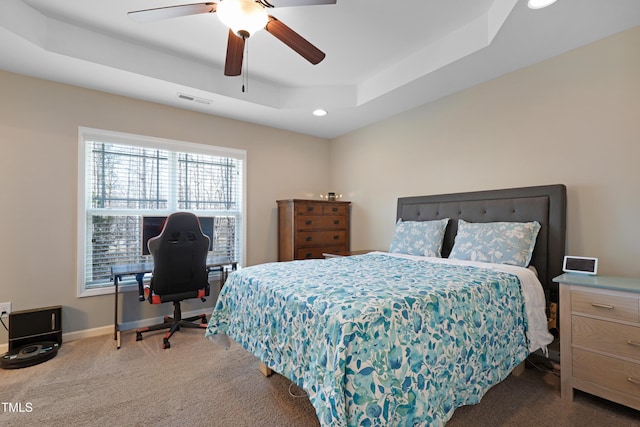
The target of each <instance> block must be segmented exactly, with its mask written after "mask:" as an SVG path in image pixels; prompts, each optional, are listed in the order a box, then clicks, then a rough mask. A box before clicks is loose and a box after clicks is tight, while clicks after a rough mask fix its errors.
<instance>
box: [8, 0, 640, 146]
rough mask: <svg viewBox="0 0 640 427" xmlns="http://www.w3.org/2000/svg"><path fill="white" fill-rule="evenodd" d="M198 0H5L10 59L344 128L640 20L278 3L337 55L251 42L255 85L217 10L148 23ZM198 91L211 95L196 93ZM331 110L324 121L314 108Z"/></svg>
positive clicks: (211, 108) (491, 3)
mask: <svg viewBox="0 0 640 427" xmlns="http://www.w3.org/2000/svg"><path fill="white" fill-rule="evenodd" d="M196 2H198V0H186V1H185V0H182V1H180V0H106V1H105V0H101V1H98V0H1V1H0V69H4V70H7V71H11V72H16V73H21V74H25V75H30V76H34V77H39V78H44V79H49V80H53V81H58V82H63V83H68V84H72V85H77V86H81V87H87V88H91V89H97V90H101V91H105V92H109V93H114V94H119V95H125V96H130V97H133V98H139V99H144V100H148V101H152V102H157V103H161V104H167V105H172V106H176V107H180V108H185V109H190V110H194V111H199V112H203V113H208V114H214V115H217V116H222V117H228V118H232V119H237V120H243V121H247V122H252V123H257V124H262V125H266V126H271V127H275V128H280V129H286V130H291V131H295V132H300V133H303V134H308V135H314V136H319V137H324V138H333V137H336V136H339V135H342V134H344V133H347V132H350V131H352V130H355V129H358V128H361V127H364V126H367V125H369V124H371V123H374V122H376V121H379V120H381V119H384V118H386V117H390V116H393V115H395V114H398V113H400V112H402V111H406V110H408V109H410V108H413V107H416V106H419V105H422V104H425V103H427V102H430V101H433V100H435V99H438V98H441V97H443V96H446V95H449V94H451V93H455V92H457V91H460V90H462V89H465V88H467V87H470V86H473V85H475V84H478V83H481V82H484V81H487V80H490V79H493V78H495V77H498V76H500V75H502V74H505V73H508V72H510V71H513V70H516V69H519V68H522V67H525V66H528V65H530V64H533V63H536V62H539V61H542V60H544V59H547V58H550V57H552V56H555V55H558V54H560V53H563V52H566V51H568V50H570V49H573V48H576V47H578V46H582V45H585V44H587V43H590V42H593V41H595V40H599V39H601V38H604V37H606V36H608V35H611V34H614V33H617V32H620V31H623V30H626V29H628V28H631V27H635V26H638V25H640V1H639V0H558V1H557V2H556V3H555V4H553V5H552V6H550V7H548V8H546V9H540V10H530V9H528V8H527V5H526V3H527V1H526V0H404V1H385V2H383V1H381V0H337V4H335V5H322V6H305V7H287V8H284V7H282V8H275V9H270V10H269V13H270V14H271V15H273V16H275V17H277V18H278V19H279V20H281V21H282V22H284V23H285V24H287V25H288V26H289V27H291V28H292V29H293V30H295V31H296V32H298V33H299V34H300V35H302V36H303V37H305V38H306V39H307V40H309V41H310V42H311V43H313V44H314V45H316V46H317V47H318V48H320V49H321V50H322V51H324V52H325V53H326V55H327V56H326V58H325V60H324V61H322V62H321V63H320V64H318V65H311V64H310V63H308V62H307V61H306V60H304V59H303V58H302V57H300V56H299V55H298V54H297V53H295V52H294V51H292V50H291V49H289V48H288V47H287V46H286V45H284V44H283V43H281V42H280V41H279V40H277V39H276V38H275V37H273V36H272V35H271V34H269V33H267V32H266V31H260V32H258V33H256V34H255V35H253V36H252V37H251V38H250V39H249V41H248V48H249V52H248V58H247V57H245V61H247V60H248V84H247V91H245V92H242V90H241V88H242V84H243V78H242V77H225V76H224V75H223V67H224V60H225V51H226V44H227V29H226V27H224V26H223V24H222V23H221V22H220V21H219V20H218V19H217V17H216V15H215V14H203V15H194V16H186V17H180V18H172V19H167V20H161V21H154V22H148V23H138V22H135V21H133V20H132V19H131V18H130V17H128V16H127V12H129V11H133V10H140V9H149V8H156V7H163V6H172V5H179V4H188V3H196ZM178 94H186V95H189V96H192V97H196V98H199V99H200V100H201V101H204V100H207V101H208V102H209V103H208V104H206V103H203V102H194V101H187V100H184V99H181V98H179V97H178ZM318 107H322V108H325V109H327V110H328V112H329V114H328V115H326V116H325V117H321V118H318V117H315V116H313V115H312V114H311V112H312V110H314V109H316V108H318Z"/></svg>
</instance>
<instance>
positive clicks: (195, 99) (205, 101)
mask: <svg viewBox="0 0 640 427" xmlns="http://www.w3.org/2000/svg"><path fill="white" fill-rule="evenodd" d="M178 98H180V99H184V100H187V101H193V102H199V103H200V104H207V105H209V104H211V100H210V99H206V98H200V97H197V96H193V95H187V94H185V93H180V92H178Z"/></svg>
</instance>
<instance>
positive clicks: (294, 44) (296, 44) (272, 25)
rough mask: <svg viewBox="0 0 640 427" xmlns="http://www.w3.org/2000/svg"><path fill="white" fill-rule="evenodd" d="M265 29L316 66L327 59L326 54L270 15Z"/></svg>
mask: <svg viewBox="0 0 640 427" xmlns="http://www.w3.org/2000/svg"><path fill="white" fill-rule="evenodd" d="M264 29H265V30H267V31H268V32H269V33H271V34H273V35H274V36H275V37H276V38H277V39H278V40H280V41H281V42H282V43H284V44H286V45H287V46H289V47H290V48H291V49H293V50H295V51H296V52H298V54H300V55H301V56H302V57H303V58H304V59H306V60H307V61H309V62H311V63H312V64H314V65H315V64H318V63H319V62H320V61H322V60H323V59H324V57H325V54H324V52H322V51H321V50H320V49H318V48H317V47H315V46H314V45H312V44H311V43H309V42H308V41H307V40H306V39H304V37H302V36H301V35H300V34H298V33H296V32H295V31H293V30H292V29H291V28H289V27H287V26H286V25H285V24H283V23H282V22H281V21H279V20H278V19H277V18H275V17H273V16H271V15H269V22H267V25H266V26H265V27H264Z"/></svg>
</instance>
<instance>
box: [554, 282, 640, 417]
mask: <svg viewBox="0 0 640 427" xmlns="http://www.w3.org/2000/svg"><path fill="white" fill-rule="evenodd" d="M553 281H554V282H557V283H559V284H560V375H561V395H562V398H563V399H568V400H573V390H574V389H578V390H582V391H585V392H587V393H591V394H594V395H597V396H600V397H603V398H605V399H608V400H611V401H614V402H617V403H620V404H623V405H626V406H629V407H631V408H634V409H638V410H640V279H628V278H622V277H611V276H589V275H582V274H562V275H560V276H558V277H556V278H555V279H553Z"/></svg>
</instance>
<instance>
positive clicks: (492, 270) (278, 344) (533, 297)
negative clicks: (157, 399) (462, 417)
mask: <svg viewBox="0 0 640 427" xmlns="http://www.w3.org/2000/svg"><path fill="white" fill-rule="evenodd" d="M565 215H566V188H565V187H564V186H563V185H550V186H537V187H525V188H515V189H506V190H491V191H483V192H471V193H458V194H445V195H435V196H420V197H403V198H399V199H398V206H397V218H396V221H397V222H396V230H395V234H394V238H393V241H392V242H391V245H390V248H389V249H390V251H389V253H384V252H373V253H369V254H365V255H359V256H351V257H337V258H330V259H327V260H306V261H291V262H286V263H268V264H262V265H257V266H252V267H247V268H244V269H242V270H239V271H237V272H234V273H232V274H231V275H230V276H229V277H228V279H227V282H226V284H225V286H224V288H223V290H222V292H221V294H220V296H219V298H218V302H217V303H216V306H215V308H214V310H213V313H212V316H211V319H210V321H209V324H208V327H207V332H206V336H207V337H208V338H210V339H212V340H214V341H217V342H219V343H222V344H223V345H226V346H228V345H229V343H230V339H232V340H235V341H237V342H238V343H240V344H241V345H242V346H243V347H244V348H245V349H247V350H248V351H249V352H250V353H252V354H254V355H255V356H256V357H257V358H258V359H259V360H260V361H261V362H262V363H263V364H264V365H265V366H268V367H269V368H270V369H273V370H274V371H276V372H278V373H280V374H282V375H284V376H285V377H287V378H289V379H290V380H291V381H292V382H293V383H295V384H297V385H298V386H300V387H302V388H303V389H304V390H305V391H306V392H307V393H308V395H309V399H310V401H311V403H312V404H313V406H314V408H315V409H316V413H317V415H318V419H319V421H320V423H321V424H322V425H326V426H329V425H331V426H343V425H344V426H347V425H353V426H356V425H358V426H373V425H444V424H445V423H446V422H447V420H449V419H450V418H451V416H452V415H453V412H454V411H455V409H456V408H458V407H460V406H462V405H469V404H475V403H477V402H479V401H480V399H481V397H482V396H483V395H484V393H486V391H487V390H488V389H489V388H491V387H492V386H493V385H495V384H497V383H499V382H500V381H502V380H504V379H505V378H506V377H507V376H508V375H509V373H510V372H511V371H512V370H513V369H514V368H515V367H516V366H518V365H520V364H521V363H522V362H523V361H524V360H525V358H526V357H527V356H528V355H529V354H530V353H531V352H533V351H535V350H537V349H539V348H542V349H544V348H545V346H546V345H547V344H548V343H550V341H551V340H552V336H551V335H550V334H549V333H548V331H547V330H546V316H545V306H546V301H557V288H554V284H553V282H552V280H551V279H552V278H553V277H554V276H555V275H558V274H560V272H561V270H562V258H563V256H564V241H565ZM496 224H500V227H501V228H498V229H495V228H492V232H493V233H494V234H495V233H496V232H497V231H499V232H500V233H502V234H504V235H513V236H515V237H517V239H515V240H516V241H517V242H523V241H527V242H528V243H527V244H528V245H529V246H530V247H529V250H528V254H527V256H526V259H520V258H518V257H516V258H514V259H516V261H517V262H515V264H522V265H512V263H511V261H510V260H509V262H507V263H505V262H495V261H496V260H495V259H490V260H489V261H490V262H487V259H485V258H483V257H484V256H485V255H486V254H485V253H482V254H480V256H478V255H477V253H478V252H482V251H479V250H478V247H480V246H481V245H476V246H475V247H474V246H473V245H471V246H469V241H467V240H470V241H471V242H472V243H473V239H474V238H478V236H480V235H482V236H485V237H486V230H487V227H495V225H496ZM536 224H537V225H536ZM524 226H526V227H529V228H531V227H533V228H534V229H535V233H534V235H533V240H531V238H530V237H528V238H521V236H520V234H519V233H520V232H521V231H522V227H524ZM421 227H422V228H421ZM502 227H507V228H506V229H504V228H502ZM425 229H426V230H428V232H429V233H433V234H426V235H427V236H428V237H427V238H424V236H425V234H424V230H425ZM476 229H481V230H482V233H480V234H477V233H476V234H475V235H474V234H473V233H470V230H471V231H474V230H476ZM514 229H515V230H517V232H515V234H514V231H513V230H514ZM407 230H409V232H408V233H407ZM416 230H420V239H425V240H427V241H431V240H433V242H431V243H433V244H432V245H431V246H429V245H426V246H424V245H423V246H424V247H423V246H420V245H422V243H420V244H416V241H415V238H414V237H415V231H416ZM434 230H435V231H434ZM496 230H497V231H496ZM501 230H509V231H508V232H503V231H501ZM403 233H404V234H403ZM483 233H485V234H483ZM502 234H501V235H502ZM456 235H457V236H458V239H457V242H456ZM406 236H414V237H411V238H410V244H407V242H408V241H407V240H406V239H404V238H405V237H406ZM469 236H471V237H469ZM401 237H402V238H401ZM494 237H495V236H494ZM498 237H499V238H498V240H500V236H498ZM483 238H484V237H483ZM403 239H404V240H403ZM511 240H513V239H511ZM434 242H435V243H434ZM463 243H466V245H463ZM524 246H526V245H524ZM416 248H417V249H416ZM429 248H431V249H429ZM436 249H437V250H436ZM501 249H503V248H501ZM416 251H417V253H416ZM430 251H431V252H430ZM433 251H435V252H433ZM485 252H486V253H489V252H490V253H491V256H492V257H496V256H497V257H498V261H504V260H505V258H504V252H505V251H504V250H499V251H496V250H494V249H492V250H491V251H485ZM514 253H515V252H514ZM469 254H471V255H469ZM518 254H519V252H518ZM518 256H519V255H518Z"/></svg>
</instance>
